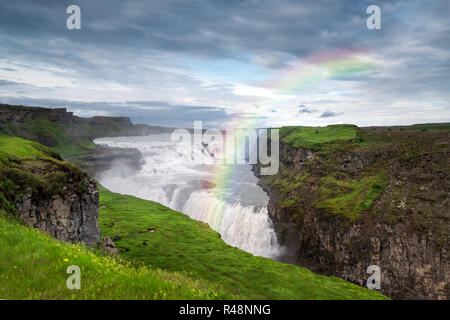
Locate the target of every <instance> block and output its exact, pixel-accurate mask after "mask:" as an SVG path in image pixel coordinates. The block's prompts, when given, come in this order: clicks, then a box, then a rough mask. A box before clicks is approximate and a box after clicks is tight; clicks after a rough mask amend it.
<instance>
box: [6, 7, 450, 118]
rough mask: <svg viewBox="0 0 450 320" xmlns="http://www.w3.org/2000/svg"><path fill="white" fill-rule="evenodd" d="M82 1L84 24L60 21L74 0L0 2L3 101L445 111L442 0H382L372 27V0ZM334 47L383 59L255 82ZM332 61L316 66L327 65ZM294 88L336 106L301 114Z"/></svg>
mask: <svg viewBox="0 0 450 320" xmlns="http://www.w3.org/2000/svg"><path fill="white" fill-rule="evenodd" d="M76 3H77V4H78V5H79V6H80V7H81V15H82V29H81V30H72V31H69V30H67V28H66V26H65V22H66V21H65V20H66V18H67V14H66V10H65V9H66V7H67V6H68V5H69V4H72V3H70V2H67V1H57V2H55V1H52V0H41V1H34V0H23V1H20V2H18V1H9V2H6V1H3V2H1V3H0V21H1V22H0V23H1V25H2V27H1V28H0V42H1V43H2V46H0V57H1V58H0V64H1V66H2V67H1V68H0V78H2V79H3V80H2V81H1V83H0V86H1V87H2V90H1V92H0V101H2V100H5V99H9V98H11V97H14V98H17V99H19V98H20V99H22V100H21V101H25V102H26V101H32V100H33V99H34V101H43V102H45V101H46V100H49V99H50V98H51V99H54V100H68V101H79V102H80V103H81V101H82V103H84V104H85V105H90V103H91V104H92V105H91V106H92V107H93V104H96V103H97V101H104V102H105V103H106V104H105V105H103V106H101V108H100V107H99V108H95V107H93V109H92V112H91V113H93V112H99V113H104V112H109V113H115V112H117V110H120V114H124V115H126V114H127V112H128V111H127V109H126V107H124V106H127V101H144V102H145V103H143V105H141V106H140V107H141V109H140V111H138V109H139V104H136V105H134V106H132V107H130V106H129V104H128V107H130V108H129V109H128V110H129V113H130V115H132V116H136V119H141V121H144V120H145V121H150V123H153V124H157V123H156V122H157V121H160V122H161V124H163V123H164V124H166V123H176V124H177V125H178V124H180V123H181V122H182V121H183V119H181V118H182V116H180V117H179V114H180V115H183V116H186V121H185V125H189V123H190V122H191V120H192V117H193V116H192V114H196V115H199V114H200V115H201V116H202V117H205V119H209V120H208V121H210V122H211V123H212V122H215V123H219V122H220V121H221V120H220V119H219V118H220V117H223V120H226V119H227V117H228V116H229V115H230V114H233V113H240V112H242V110H247V109H250V108H253V107H252V106H253V105H259V106H260V110H261V112H264V111H267V114H270V116H269V117H268V118H267V124H268V125H270V124H271V123H273V124H274V125H275V124H277V125H278V124H298V123H299V121H314V122H312V123H311V124H323V122H324V121H326V120H327V119H329V120H330V121H331V120H333V118H334V117H336V115H341V116H342V120H343V121H346V122H351V123H356V124H360V125H371V124H380V125H382V124H388V123H392V124H402V123H404V124H406V123H410V122H421V121H435V120H438V121H450V111H449V110H450V109H449V101H450V91H449V90H448V87H449V84H450V42H449V41H448V34H449V33H450V25H449V22H448V12H449V10H450V2H448V1H446V0H434V1H431V2H427V3H425V2H423V1H420V0H408V1H406V0H386V1H383V2H382V4H380V6H381V11H382V30H374V31H370V30H367V28H366V26H365V22H366V21H365V19H366V17H367V14H366V8H367V7H368V6H369V5H370V4H372V1H370V0H362V1H334V0H321V1H309V2H301V3H300V2H299V1H298V0H280V1H271V0H230V1H208V2H207V3H206V2H205V1H200V0H152V1H146V2H144V1H138V0H130V1H126V2H125V1H107V0H98V1H88V0H77V2H76ZM339 50H344V51H345V50H347V51H352V50H355V51H360V52H364V55H365V58H367V59H368V60H369V61H370V62H372V63H373V64H374V65H376V68H375V69H374V70H373V72H371V73H363V72H360V73H358V72H356V73H355V72H353V73H352V72H350V73H349V74H347V73H345V72H342V73H339V74H337V75H336V76H334V78H333V79H332V80H330V81H318V82H314V81H307V80H308V79H309V78H312V79H314V75H312V77H309V78H308V77H306V78H301V77H297V78H295V77H294V79H300V78H301V79H303V82H302V83H305V85H304V86H301V87H300V89H299V90H297V91H295V92H293V93H292V94H290V95H289V96H287V95H277V94H276V93H275V92H272V91H275V90H272V88H269V89H267V90H266V89H265V88H262V87H261V86H258V84H259V83H261V81H264V80H268V79H274V78H276V76H277V75H280V74H283V72H285V71H286V70H287V69H288V68H289V66H291V65H292V63H295V62H298V63H300V64H302V63H303V64H304V63H308V62H311V61H314V57H317V56H320V57H326V58H327V59H330V60H331V61H333V52H336V51H339ZM338 62H339V61H338ZM342 63H343V65H342V66H343V68H344V69H345V67H351V65H350V66H348V65H346V64H345V63H346V62H345V61H344V62H342ZM348 63H351V59H350V60H349V62H347V64H348ZM324 65H325V67H324V70H318V72H325V73H326V72H327V69H326V64H324ZM350 69H351V68H350ZM355 74H356V75H355ZM242 88H244V89H246V90H242ZM250 89H251V90H250ZM8 97H9V98H8ZM20 99H19V100H20ZM51 99H50V100H51ZM296 101H302V102H303V103H304V104H305V105H308V106H309V105H313V106H315V107H317V108H318V109H319V110H336V106H337V105H338V106H339V111H340V113H335V115H333V116H328V117H327V116H326V112H324V113H323V114H322V115H325V116H323V117H322V116H319V117H314V119H312V118H313V117H311V120H308V119H306V118H309V117H301V119H300V117H298V116H297V115H298V114H302V115H305V116H306V115H308V114H311V113H313V112H318V111H317V110H315V109H312V108H310V107H305V108H295V105H296ZM316 101H321V102H320V103H319V102H317V103H316ZM427 101H444V102H443V103H442V104H439V105H433V106H430V105H429V104H427ZM144 104H145V105H144ZM285 105H288V106H289V107H286V108H287V109H289V110H288V111H286V108H284V107H283V106H285ZM198 106H200V107H201V108H203V107H205V109H196V107H198ZM105 108H106V109H105ZM211 108H212V109H211ZM79 109H80V110H81V111H83V112H87V111H88V110H87V109H86V108H81V106H80V108H79ZM189 109H191V111H192V112H189V111H188V110H189ZM158 110H159V111H158ZM271 110H277V112H275V113H274V112H270V111H271ZM177 111H179V112H177ZM158 112H159V113H158ZM146 113H148V116H146Z"/></svg>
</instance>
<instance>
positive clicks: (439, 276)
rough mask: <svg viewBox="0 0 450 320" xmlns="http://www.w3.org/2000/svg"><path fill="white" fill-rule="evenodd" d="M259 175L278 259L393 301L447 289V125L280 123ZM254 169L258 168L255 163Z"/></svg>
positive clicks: (444, 293)
mask: <svg viewBox="0 0 450 320" xmlns="http://www.w3.org/2000/svg"><path fill="white" fill-rule="evenodd" d="M280 140H281V141H280V170H279V172H278V174H276V175H274V176H266V177H264V176H262V177H261V176H260V177H259V178H260V180H259V183H260V185H261V186H262V187H263V188H264V189H265V190H266V192H267V193H268V194H269V196H270V202H269V214H270V216H271V219H272V221H273V223H274V227H275V230H276V232H277V235H278V239H279V242H280V244H282V245H283V246H285V247H286V248H287V253H286V255H285V256H284V257H283V258H282V259H283V260H284V261H286V262H289V263H294V264H298V265H301V266H305V267H307V268H309V269H311V270H313V271H316V272H320V273H323V274H327V275H335V276H338V277H341V278H343V279H345V280H348V281H351V282H354V283H356V284H359V285H361V286H365V285H366V280H367V278H368V276H369V275H368V274H366V270H367V267H368V266H369V265H378V266H379V267H380V269H381V292H382V293H384V294H386V295H388V296H390V297H392V298H396V299H448V298H449V297H450V296H449V290H450V289H449V284H448V280H449V275H450V274H449V273H450V272H449V268H448V266H449V263H448V262H449V258H448V248H449V196H448V195H449V191H450V189H449V182H450V177H449V163H448V159H449V141H450V137H449V132H448V131H435V132H433V131H413V130H412V131H408V130H406V131H405V130H403V131H402V130H387V129H386V130H379V129H378V130H373V129H371V130H361V129H359V128H357V127H355V126H345V125H342V126H329V127H326V128H320V129H316V128H304V127H303V128H302V127H297V128H282V129H281V130H280ZM254 169H255V170H254V171H255V173H256V175H257V176H258V175H259V167H258V166H255V168H254Z"/></svg>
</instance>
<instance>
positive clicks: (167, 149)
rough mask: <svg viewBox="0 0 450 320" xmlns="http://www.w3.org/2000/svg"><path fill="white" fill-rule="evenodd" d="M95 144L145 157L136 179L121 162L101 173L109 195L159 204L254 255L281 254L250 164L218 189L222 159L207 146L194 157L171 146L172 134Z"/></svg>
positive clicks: (193, 150)
mask: <svg viewBox="0 0 450 320" xmlns="http://www.w3.org/2000/svg"><path fill="white" fill-rule="evenodd" d="M94 142H95V143H97V144H100V145H107V146H110V147H118V148H136V149H138V150H139V151H140V152H141V153H142V155H143V158H144V159H143V163H142V169H141V170H140V171H138V172H137V173H136V174H133V175H129V176H123V175H121V174H120V172H123V171H124V170H122V168H120V166H121V164H120V163H117V164H113V167H112V168H111V169H110V170H108V171H105V172H104V173H102V175H101V177H100V178H99V181H100V183H101V184H102V185H104V186H105V187H106V188H108V189H109V190H111V191H113V192H118V193H121V194H128V195H133V196H136V197H139V198H142V199H147V200H152V201H156V202H159V203H161V204H163V205H165V206H168V207H169V208H171V209H174V210H177V211H181V212H183V213H185V214H187V215H189V216H190V217H191V218H193V219H196V220H199V221H203V222H206V223H208V224H209V226H210V227H211V228H212V229H214V230H216V231H217V232H219V233H220V235H221V237H222V239H223V240H224V241H225V242H226V243H228V244H230V245H232V246H235V247H238V248H240V249H242V250H245V251H247V252H250V253H252V254H254V255H258V256H264V257H268V258H276V257H277V256H278V255H279V254H280V253H281V248H280V246H279V245H278V242H277V239H276V235H275V232H274V230H273V227H272V223H271V221H270V219H269V216H268V212H267V203H268V200H269V199H268V196H267V194H266V193H265V192H264V191H263V190H262V188H261V187H259V186H258V185H257V178H256V177H255V176H254V174H253V172H252V171H251V167H250V165H248V164H247V165H236V166H235V167H234V170H233V174H232V175H231V177H230V178H229V180H228V183H226V185H225V186H217V185H214V184H212V181H214V179H213V177H214V172H215V171H214V169H216V170H217V163H218V159H217V158H215V157H214V154H213V152H211V150H209V149H208V146H205V145H203V144H200V145H196V146H194V147H192V148H191V149H190V150H189V151H190V152H191V154H189V152H180V148H181V149H182V148H183V145H182V144H181V143H175V142H172V141H171V140H170V135H168V134H157V135H150V136H145V137H118V138H101V139H96V140H95V141H94ZM194 155H196V156H194ZM199 155H203V156H205V157H206V158H203V159H202V158H201V157H200V156H199Z"/></svg>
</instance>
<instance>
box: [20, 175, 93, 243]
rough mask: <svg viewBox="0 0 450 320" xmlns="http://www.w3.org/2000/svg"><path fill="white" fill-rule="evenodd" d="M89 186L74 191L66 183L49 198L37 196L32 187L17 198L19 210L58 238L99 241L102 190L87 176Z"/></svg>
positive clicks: (85, 241) (73, 241)
mask: <svg viewBox="0 0 450 320" xmlns="http://www.w3.org/2000/svg"><path fill="white" fill-rule="evenodd" d="M84 183H85V184H86V186H87V187H86V190H85V191H84V192H83V193H81V194H80V193H77V192H74V190H73V188H72V187H71V186H64V188H63V191H62V193H61V194H54V195H52V196H51V197H50V198H49V199H36V198H35V197H34V196H33V194H32V190H31V188H27V190H26V192H25V195H24V196H23V197H22V198H21V199H20V200H19V201H18V202H17V204H16V210H17V212H18V213H19V214H20V217H21V218H22V219H23V220H24V221H25V222H26V223H27V224H28V225H30V226H32V227H34V228H37V229H39V230H41V231H44V232H46V233H48V234H49V235H51V236H53V237H55V238H56V239H59V240H63V241H67V242H72V243H77V242H84V243H86V244H87V245H88V246H93V245H98V244H99V243H100V235H101V232H100V228H99V227H98V221H97V220H98V213H99V193H98V190H97V187H96V184H95V181H94V180H92V179H90V178H86V180H85V181H84Z"/></svg>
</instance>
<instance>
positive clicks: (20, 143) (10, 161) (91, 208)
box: [0, 136, 101, 246]
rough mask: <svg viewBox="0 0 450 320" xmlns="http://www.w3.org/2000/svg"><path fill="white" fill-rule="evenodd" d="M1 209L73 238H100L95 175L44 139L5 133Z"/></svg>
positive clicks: (0, 146)
mask: <svg viewBox="0 0 450 320" xmlns="http://www.w3.org/2000/svg"><path fill="white" fill-rule="evenodd" d="M0 178H1V183H0V209H3V210H5V211H7V212H9V213H10V214H15V215H18V216H19V217H20V218H21V219H22V220H23V221H25V222H26V223H27V224H28V225H30V226H32V227H35V228H37V229H39V230H41V231H44V232H46V233H48V234H49V235H51V236H53V237H55V238H57V239H59V240H63V241H68V242H72V243H78V242H84V243H86V244H87V245H89V246H93V245H97V244H99V243H100V237H101V232H100V229H99V227H98V214H99V192H98V190H97V185H96V182H95V180H93V179H92V178H91V177H89V176H88V175H87V174H86V173H84V172H82V171H81V170H80V169H78V168H77V167H76V166H74V165H72V164H70V163H67V162H65V161H62V159H61V158H60V156H59V155H58V154H57V153H55V152H54V151H53V150H52V149H50V148H47V147H44V146H42V145H40V144H38V143H35V142H32V141H28V140H24V139H20V138H14V137H1V136H0Z"/></svg>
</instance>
